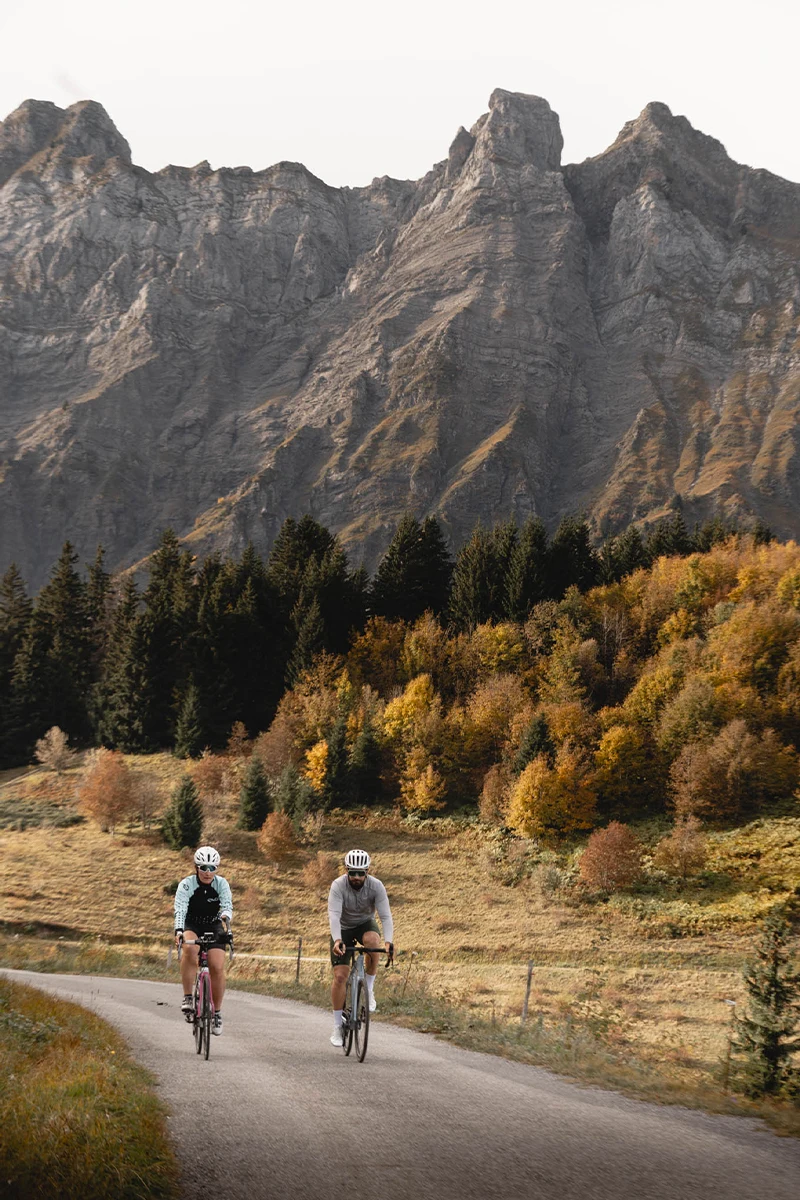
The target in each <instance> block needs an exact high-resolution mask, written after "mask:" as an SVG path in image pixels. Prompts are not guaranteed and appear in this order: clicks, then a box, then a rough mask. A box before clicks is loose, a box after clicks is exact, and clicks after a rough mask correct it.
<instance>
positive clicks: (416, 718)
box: [383, 675, 441, 742]
mask: <svg viewBox="0 0 800 1200" xmlns="http://www.w3.org/2000/svg"><path fill="white" fill-rule="evenodd" d="M440 708H441V703H440V701H439V699H438V697H437V696H436V694H435V692H434V690H433V680H432V679H431V677H430V675H417V677H416V678H415V679H412V680H411V682H410V683H408V684H407V685H406V689H405V691H404V692H403V694H402V695H401V696H397V697H395V699H394V700H390V701H389V703H388V704H387V705H386V708H385V710H384V714H383V733H384V737H386V738H387V740H389V741H400V742H411V741H413V740H415V739H414V735H415V733H416V732H417V731H418V730H419V728H420V726H421V725H422V724H423V723H424V721H425V718H426V717H427V716H428V714H429V713H431V712H433V711H438V710H439V709H440Z"/></svg>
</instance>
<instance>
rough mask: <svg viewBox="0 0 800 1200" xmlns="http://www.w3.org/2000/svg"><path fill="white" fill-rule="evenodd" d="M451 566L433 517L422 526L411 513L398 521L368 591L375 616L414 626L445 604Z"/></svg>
mask: <svg viewBox="0 0 800 1200" xmlns="http://www.w3.org/2000/svg"><path fill="white" fill-rule="evenodd" d="M452 570H453V565H452V563H451V561H450V556H449V554H448V552H447V546H446V544H445V540H444V536H443V535H442V531H441V528H440V526H439V522H438V521H437V520H436V518H435V517H426V518H425V520H424V521H423V522H422V524H420V523H419V521H418V520H417V518H416V517H414V516H412V514H410V513H406V515H405V516H404V517H403V518H402V520H401V521H400V524H399V525H398V527H397V530H396V532H395V535H394V537H393V538H392V540H391V542H390V543H389V546H388V548H387V550H386V553H385V554H384V556H383V558H382V559H381V561H380V563H379V565H378V570H377V572H376V574H375V578H374V580H373V581H372V585H371V587H370V588H369V594H368V601H369V607H370V610H371V612H372V613H373V614H374V615H375V616H380V617H386V618H387V619H388V620H390V621H406V622H407V623H408V624H413V622H414V621H416V620H417V619H418V618H419V617H421V616H422V615H423V613H425V612H427V611H430V612H432V613H434V615H438V614H439V613H441V612H442V610H443V609H444V608H445V606H446V605H447V598H448V594H449V590H450V578H451V575H452Z"/></svg>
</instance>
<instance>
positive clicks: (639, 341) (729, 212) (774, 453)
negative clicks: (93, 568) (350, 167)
mask: <svg viewBox="0 0 800 1200" xmlns="http://www.w3.org/2000/svg"><path fill="white" fill-rule="evenodd" d="M561 147H562V138H561V132H560V129H559V123H558V118H557V116H556V114H555V113H553V112H552V111H551V109H550V107H549V105H548V104H547V103H546V101H544V100H542V99H539V98H537V97H533V96H525V95H521V94H517V93H511V92H506V91H502V90H498V91H495V92H494V93H493V95H492V96H491V98H490V101H489V111H488V112H487V113H485V114H484V115H483V116H481V117H480V118H479V119H478V120H477V122H476V123H475V124H474V125H473V127H472V129H471V130H470V131H469V132H467V130H466V129H463V128H462V129H460V130H459V131H458V133H457V134H456V137H455V139H454V141H453V143H452V145H451V147H450V150H449V153H448V155H447V157H446V158H445V159H444V160H443V161H442V162H440V163H437V164H436V165H435V166H434V167H433V168H432V170H431V171H430V172H429V174H428V175H426V176H425V177H424V178H423V179H421V180H419V181H417V182H408V181H398V180H394V179H389V178H382V179H375V180H374V181H373V183H372V184H371V185H370V186H369V187H363V188H332V187H328V186H326V184H324V183H323V182H322V181H321V180H319V179H317V178H316V177H315V176H313V175H312V174H311V173H310V172H309V171H307V170H306V169H305V168H304V167H303V166H301V165H300V164H297V163H289V162H283V163H279V164H277V165H276V166H274V167H271V168H269V169H268V170H265V171H260V172H254V171H251V170H250V169H249V168H246V167H237V168H234V169H230V170H229V169H225V170H218V171H212V170H211V168H210V167H209V166H208V164H207V163H200V164H199V165H198V166H196V167H193V168H191V169H188V168H178V167H166V168H164V170H162V171H159V172H156V173H155V174H151V173H149V172H147V171H144V170H142V169H141V168H139V167H137V166H135V165H134V164H133V163H132V162H131V156H130V151H129V147H128V145H127V143H126V142H125V140H124V138H123V137H122V136H121V135H120V134H119V133H118V132H117V130H116V129H115V127H114V125H113V124H112V122H111V121H110V119H109V117H108V116H107V115H106V113H105V112H104V111H103V109H102V108H101V107H100V106H99V105H98V104H95V103H91V102H85V103H81V104H76V105H73V106H72V107H71V108H68V109H66V110H62V109H59V108H57V107H56V106H55V105H53V104H49V103H40V102H36V101H27V102H26V103H25V104H23V105H22V106H21V108H19V109H18V110H17V111H16V112H15V113H13V114H12V115H11V116H10V117H9V118H8V119H7V120H6V121H5V122H4V123H3V124H2V126H0V188H1V190H0V259H1V260H2V288H1V290H0V414H1V416H0V439H1V441H2V445H1V446H0V460H1V461H2V466H1V467H0V504H2V514H3V519H2V532H1V534H0V569H2V568H4V567H5V566H6V565H7V564H8V562H9V561H11V560H12V559H15V560H16V561H17V563H18V564H19V566H20V568H21V569H22V571H23V573H24V575H25V576H26V577H27V579H28V580H29V582H30V583H32V584H33V585H39V584H40V583H41V582H42V580H43V578H44V577H45V575H46V572H47V570H48V569H49V567H50V565H51V564H52V562H53V561H54V559H55V557H56V555H57V554H58V551H59V548H60V546H61V543H62V542H63V540H64V539H65V538H66V537H69V538H70V539H71V540H72V541H73V542H74V543H75V544H76V546H77V548H78V549H79V551H80V552H81V553H82V554H84V555H87V556H89V555H92V554H93V552H94V549H95V547H96V545H97V543H98V542H102V543H103V544H104V545H105V546H106V548H107V550H108V552H109V562H110V563H111V564H113V565H115V566H120V565H125V564H128V563H131V562H134V561H137V560H138V559H139V558H140V557H142V556H143V555H145V554H147V553H148V552H149V551H150V550H151V549H152V548H153V546H154V544H155V541H156V539H157V536H158V534H159V532H160V530H161V529H163V528H164V527H165V526H167V525H171V526H172V527H173V528H175V529H176V530H177V531H178V532H179V533H180V534H181V535H182V536H183V537H185V538H186V539H187V541H188V543H189V544H190V545H193V546H194V547H196V550H197V552H198V553H204V552H206V551H208V550H209V549H211V548H212V547H219V548H222V549H231V550H233V551H238V550H239V549H240V548H241V547H242V546H243V544H244V543H245V542H246V541H247V540H248V539H252V541H253V542H254V543H255V544H256V546H257V547H258V548H260V549H262V550H266V549H268V547H269V545H270V544H271V541H272V539H273V538H274V536H275V534H276V532H277V530H278V528H279V527H280V524H281V522H282V521H283V519H284V518H285V517H286V516H287V515H295V516H299V515H301V514H302V513H303V512H306V511H308V512H311V513H312V514H313V515H314V516H316V517H317V518H318V519H319V520H320V521H322V522H323V523H324V524H326V525H328V526H329V527H330V528H332V529H334V530H336V531H338V532H339V533H340V534H341V536H342V538H343V540H344V542H345V544H346V545H347V547H348V549H349V550H350V554H351V559H352V560H353V561H355V562H359V561H364V562H365V563H366V565H367V566H368V567H372V566H374V564H375V562H376V559H377V557H378V555H379V554H380V552H381V551H382V549H383V548H384V547H385V545H386V544H387V542H388V540H389V538H390V537H391V534H392V532H393V530H394V527H395V524H396V522H397V520H398V518H399V516H400V514H402V512H403V511H405V510H407V509H411V510H413V511H414V512H415V513H417V514H418V515H422V514H425V513H429V512H436V513H438V514H440V516H441V517H442V519H443V521H444V523H445V525H446V527H448V528H449V530H450V532H451V535H452V538H453V541H454V544H455V545H458V544H460V542H461V540H462V539H463V538H464V536H465V535H466V534H467V532H468V531H469V530H470V529H471V527H472V526H473V524H474V523H475V521H476V520H478V519H479V518H480V519H482V520H483V521H484V522H485V523H490V522H492V521H493V520H495V519H499V518H506V517H508V516H509V515H516V516H517V518H518V519H520V520H522V519H523V518H524V517H526V516H527V515H528V514H530V513H537V514H539V515H540V516H542V517H543V519H544V520H545V521H546V522H547V523H548V524H549V525H551V526H552V525H554V524H555V523H556V522H557V521H558V519H559V518H560V517H561V516H562V515H564V514H565V513H575V512H581V511H585V512H588V513H589V514H590V516H591V517H592V519H593V520H594V522H595V523H596V527H597V529H598V531H599V532H605V531H609V530H614V529H616V528H619V527H620V526H623V525H625V524H627V523H628V522H629V521H630V520H632V519H633V520H645V519H651V518H654V517H656V516H658V515H660V514H662V513H663V512H664V511H666V510H668V509H669V508H670V507H672V508H674V507H676V506H682V507H683V509H684V512H685V515H686V518H687V520H688V521H692V520H694V519H699V518H704V517H706V516H709V515H711V514H713V513H721V514H723V515H729V516H736V517H738V518H739V519H740V520H742V519H744V520H745V521H746V520H747V519H749V518H751V517H753V516H755V515H759V516H761V517H763V518H764V519H765V520H766V521H767V523H768V524H769V525H770V526H771V527H772V528H773V529H774V530H775V531H776V532H778V533H780V534H784V535H786V534H798V533H800V506H799V505H798V500H800V459H798V445H799V440H798V439H799V430H798V410H799V409H800V337H799V335H800V185H796V184H792V183H788V182H786V181H784V180H782V179H779V178H777V177H775V176H773V175H770V174H769V173H768V172H766V171H761V170H751V169H750V168H748V167H744V166H740V165H738V164H736V163H734V162H733V161H731V159H730V158H728V156H727V155H726V153H725V150H724V148H723V147H722V146H721V145H720V143H719V142H717V141H714V140H713V139H712V138H710V137H707V136H705V135H704V134H702V133H699V132H697V131H696V130H694V129H693V128H692V126H691V125H690V124H689V122H688V121H687V120H686V119H685V118H683V117H674V116H673V115H672V114H671V113H670V111H669V109H668V108H666V107H665V106H664V105H662V104H650V105H648V107H647V108H646V109H645V110H644V112H643V113H642V114H641V115H640V116H639V117H638V118H637V120H635V121H632V122H631V123H629V124H628V125H626V126H625V127H624V129H623V130H622V132H621V133H620V135H619V137H618V138H617V140H616V141H615V142H614V144H613V145H612V146H611V147H610V148H609V149H608V150H607V151H606V152H605V153H603V154H601V155H599V156H598V157H597V158H593V159H588V160H587V161H586V162H583V163H580V164H577V165H572V166H566V167H562V165H561Z"/></svg>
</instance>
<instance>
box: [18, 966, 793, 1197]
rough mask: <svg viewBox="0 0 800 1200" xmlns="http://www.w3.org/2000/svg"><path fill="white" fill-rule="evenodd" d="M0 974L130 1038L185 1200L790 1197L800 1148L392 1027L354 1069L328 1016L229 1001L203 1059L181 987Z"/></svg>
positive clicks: (744, 1123) (243, 996)
mask: <svg viewBox="0 0 800 1200" xmlns="http://www.w3.org/2000/svg"><path fill="white" fill-rule="evenodd" d="M4 974H6V975H8V976H10V977H12V978H15V979H19V980H20V981H21V982H25V983H30V984H34V985H35V986H37V987H41V988H44V989H46V990H48V991H51V992H55V993H56V994H57V995H59V996H62V997H64V998H65V999H71V1000H75V1001H77V1002H78V1003H80V1004H84V1005H86V1006H87V1007H88V1008H91V1009H92V1010H93V1011H95V1012H97V1013H99V1014H100V1015H101V1016H103V1017H105V1018H106V1019H107V1020H109V1021H110V1022H111V1023H112V1024H114V1025H116V1026H117V1027H118V1028H119V1029H120V1030H121V1031H122V1032H123V1033H124V1035H125V1037H126V1038H127V1040H128V1042H129V1044H130V1046H131V1048H132V1050H133V1052H134V1054H135V1056H136V1057H137V1059H138V1060H139V1061H140V1062H141V1063H143V1064H144V1065H145V1066H146V1067H149V1068H150V1070H151V1071H153V1073H154V1074H155V1075H156V1076H157V1078H158V1080H159V1083H160V1094H161V1095H162V1097H163V1099H164V1100H165V1101H166V1102H167V1104H168V1105H169V1107H170V1110H171V1113H172V1116H171V1118H170V1127H171V1130H172V1134H173V1138H174V1142H175V1146H176V1148H177V1152H178V1155H179V1158H180V1160H181V1164H182V1168H183V1178H184V1184H185V1194H186V1196H187V1197H189V1196H197V1195H207V1196H217V1197H219V1198H220V1200H223V1198H224V1200H238V1198H239V1197H242V1198H246V1200H262V1197H263V1198H264V1200H283V1198H284V1197H286V1198H288V1197H291V1200H333V1198H334V1197H337V1198H340V1197H342V1196H343V1195H346V1194H347V1190H348V1189H349V1188H352V1189H354V1192H355V1194H356V1195H359V1196H364V1197H368V1198H369V1200H373V1198H374V1200H401V1198H402V1200H406V1198H410V1197H413V1198H414V1200H427V1198H428V1197H430V1198H431V1200H433V1198H434V1197H435V1198H436V1200H473V1198H474V1200H495V1198H496V1200H706V1198H709V1200H710V1198H711V1197H714V1198H715V1200H798V1197H800V1143H798V1142H797V1141H795V1140H793V1139H790V1138H779V1137H776V1136H775V1135H774V1134H772V1133H771V1132H769V1131H768V1130H767V1129H766V1127H764V1126H762V1125H761V1124H760V1123H758V1122H756V1121H751V1120H745V1119H743V1118H736V1117H715V1116H708V1115H706V1114H703V1113H698V1112H691V1111H688V1110H686V1109H679V1108H671V1107H661V1106H659V1105H653V1104H644V1103H641V1102H639V1101H635V1100H629V1099H626V1098H625V1097H622V1096H619V1095H616V1094H615V1093H612V1092H604V1091H601V1090H599V1089H596V1088H583V1087H580V1086H578V1085H576V1084H572V1083H567V1082H565V1081H564V1080H562V1079H559V1078H557V1077H556V1076H554V1075H551V1074H549V1073H548V1072H547V1071H543V1070H540V1069H539V1068H537V1067H529V1066H524V1065H522V1064H519V1063H510V1062H505V1061H504V1060H503V1059H499V1058H493V1057H490V1056H488V1055H484V1054H474V1053H472V1052H470V1051H466V1050H459V1049H457V1048H456V1047H453V1046H448V1045H446V1044H444V1043H442V1042H437V1041H436V1040H435V1039H434V1038H432V1037H429V1036H425V1035H424V1034H418V1033H412V1032H409V1031H408V1030H404V1029H398V1028H395V1027H393V1026H390V1025H378V1024H376V1025H374V1026H373V1028H372V1029H371V1031H370V1033H371V1037H370V1046H369V1053H368V1055H367V1059H366V1062H365V1063H363V1064H359V1063H358V1062H357V1061H356V1059H355V1056H354V1055H352V1056H351V1057H350V1058H348V1059H346V1058H345V1057H344V1055H343V1054H342V1052H341V1050H335V1049H334V1048H333V1047H332V1046H331V1045H330V1043H329V1041H328V1037H329V1034H330V1026H331V1020H330V1017H329V1015H328V1014H327V1013H324V1012H321V1011H320V1010H319V1009H315V1008H311V1007H309V1006H307V1005H304V1004H299V1003H295V1002H293V1001H288V1000H275V999H272V998H270V997H267V996H255V995H250V994H247V993H242V992H238V993H237V992H236V991H234V990H233V989H229V990H228V993H227V995H226V997H225V1031H224V1033H223V1035H222V1037H220V1038H214V1040H213V1042H212V1046H211V1058H210V1060H209V1061H208V1062H205V1061H204V1060H203V1059H202V1058H198V1056H197V1055H196V1054H195V1053H194V1045H193V1042H192V1037H191V1033H190V1030H189V1028H188V1026H187V1025H186V1024H185V1022H184V1021H183V1020H182V1018H181V1015H180V1013H179V1011H178V1005H179V1003H180V994H179V992H180V989H179V987H178V986H175V985H171V984H163V983H149V982H146V981H142V980H131V979H107V978H103V977H95V976H92V977H89V976H78V975H43V974H34V973H32V972H25V971H5V972H4ZM378 999H379V1002H380V996H379V997H378ZM370 1176H372V1181H371V1182H370V1181H369V1179H370Z"/></svg>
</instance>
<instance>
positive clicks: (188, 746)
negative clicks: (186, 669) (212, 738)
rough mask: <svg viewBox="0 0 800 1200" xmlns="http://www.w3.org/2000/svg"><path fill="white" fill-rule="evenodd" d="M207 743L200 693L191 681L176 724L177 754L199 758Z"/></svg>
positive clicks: (178, 755) (181, 756)
mask: <svg viewBox="0 0 800 1200" xmlns="http://www.w3.org/2000/svg"><path fill="white" fill-rule="evenodd" d="M206 744H207V743H206V740H205V735H204V729H203V721H202V716H201V711H200V693H199V692H198V690H197V686H196V685H195V684H194V683H190V684H189V687H188V688H187V689H186V694H185V695H184V698H183V703H182V704H181V709H180V712H179V714H178V721H177V724H176V726H175V754H176V756H177V757H178V758H199V757H200V755H201V754H202V753H203V749H204V747H205V745H206Z"/></svg>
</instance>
